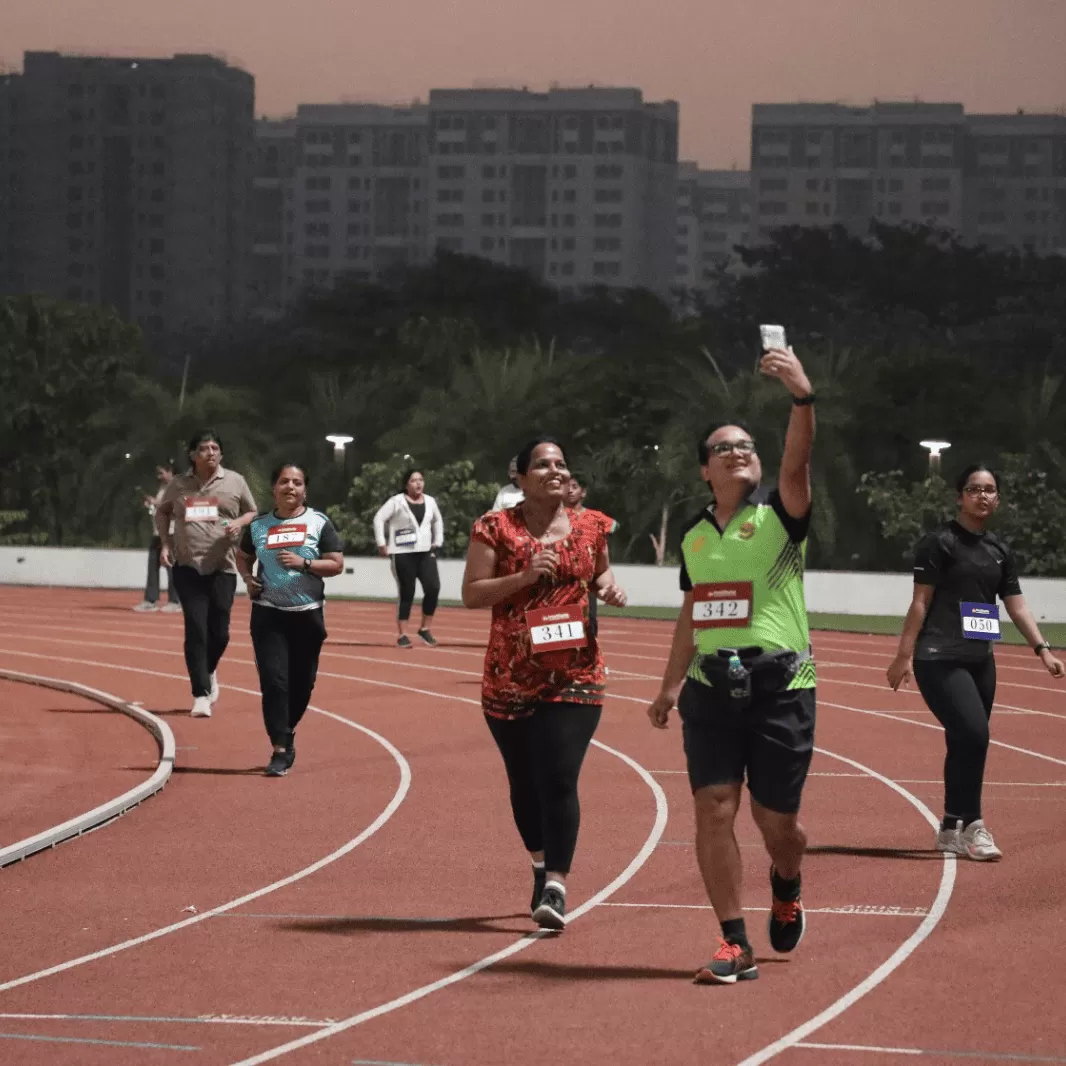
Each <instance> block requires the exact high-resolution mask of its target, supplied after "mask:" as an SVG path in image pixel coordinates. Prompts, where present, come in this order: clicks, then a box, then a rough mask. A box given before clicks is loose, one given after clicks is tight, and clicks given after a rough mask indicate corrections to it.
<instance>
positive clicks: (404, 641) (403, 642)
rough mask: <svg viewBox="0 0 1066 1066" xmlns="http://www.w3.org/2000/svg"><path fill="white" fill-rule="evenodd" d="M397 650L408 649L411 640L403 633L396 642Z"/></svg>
mask: <svg viewBox="0 0 1066 1066" xmlns="http://www.w3.org/2000/svg"><path fill="white" fill-rule="evenodd" d="M396 647H397V648H410V647H411V638H410V637H409V636H408V635H407V634H406V633H405V634H404V635H403V636H402V637H400V639H399V640H398V641H396Z"/></svg>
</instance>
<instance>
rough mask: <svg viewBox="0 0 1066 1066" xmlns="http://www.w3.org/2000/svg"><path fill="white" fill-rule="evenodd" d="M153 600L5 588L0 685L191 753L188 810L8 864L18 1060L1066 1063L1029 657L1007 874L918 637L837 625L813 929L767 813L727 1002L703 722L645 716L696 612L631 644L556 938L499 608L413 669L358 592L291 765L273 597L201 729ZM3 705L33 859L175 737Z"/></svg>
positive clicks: (11, 1017) (1000, 734) (824, 664)
mask: <svg viewBox="0 0 1066 1066" xmlns="http://www.w3.org/2000/svg"><path fill="white" fill-rule="evenodd" d="M130 602H131V600H130V597H129V596H126V595H122V594H118V593H110V592H85V591H67V590H42V589H18V588H6V589H0V612H2V613H0V634H2V637H3V639H2V641H0V666H2V667H6V668H9V669H15V670H22V671H25V672H28V673H37V674H44V675H47V676H51V677H57V678H64V679H68V680H72V681H78V682H82V683H83V684H87V685H90V686H92V687H94V688H97V689H101V690H104V691H106V692H110V693H112V694H114V695H117V696H120V697H121V698H123V699H127V700H131V701H140V702H142V703H143V704H144V706H145V707H146V708H147V709H149V710H151V711H154V712H155V713H157V714H161V715H164V716H167V720H168V721H169V723H170V725H171V726H172V728H173V729H174V731H175V734H176V736H177V744H178V753H177V764H176V768H175V773H174V775H173V777H172V778H171V781H170V783H169V784H168V786H167V788H166V789H165V790H164V791H163V792H162V793H161V794H160V795H158V796H156V797H154V798H152V799H150V800H148V801H147V802H145V803H144V804H142V805H141V806H140V807H138V808H136V809H134V810H133V811H131V812H130V813H129V814H127V815H126V816H125V817H124V818H122V819H120V820H118V821H117V822H114V823H112V824H110V825H107V826H105V827H103V828H102V829H100V830H99V831H97V832H94V833H92V834H90V835H87V836H85V837H83V838H80V839H77V840H73V841H70V842H68V843H66V844H63V845H61V846H60V847H58V848H56V849H54V850H53V851H50V852H46V853H42V854H39V855H37V856H34V857H32V858H30V859H28V860H27V861H25V862H23V863H21V864H18V865H15V866H11V867H8V868H6V869H3V870H0V902H2V905H3V915H4V923H3V925H4V935H3V936H2V937H0V1061H2V1062H3V1063H5V1064H6V1066H14V1064H22V1063H34V1064H37V1063H48V1064H49V1066H52V1064H57V1066H65V1064H67V1063H77V1064H79V1066H80V1064H88V1066H93V1064H96V1063H107V1064H109V1066H125V1064H127V1063H138V1064H140V1063H146V1064H154V1063H183V1062H188V1063H190V1064H192V1066H199V1064H204V1066H207V1064H215V1063H229V1064H232V1063H242V1064H251V1063H259V1062H268V1061H282V1062H287V1063H292V1064H301V1063H337V1064H342V1063H344V1064H348V1063H357V1064H389V1066H392V1064H397V1066H399V1064H406V1066H482V1064H484V1066H497V1064H503V1063H508V1064H511V1063H513V1064H516V1066H525V1064H530V1066H533V1064H537V1066H539V1064H540V1063H542V1062H544V1061H553V1060H560V1061H566V1062H569V1063H573V1064H575V1066H576V1064H589V1066H599V1064H607V1063H618V1064H620V1066H636V1064H638V1063H640V1064H646V1063H685V1064H690V1063H692V1062H695V1061H697V1060H699V1061H703V1062H707V1063H713V1064H719V1063H723V1064H724V1063H743V1064H744V1066H755V1064H757V1063H761V1062H765V1061H773V1062H775V1063H780V1064H788V1066H793V1064H795V1066H815V1064H823V1063H828V1064H830V1066H837V1064H840V1066H844V1064H850V1063H859V1064H866V1063H869V1064H874V1063H882V1062H883V1063H898V1062H899V1061H900V1060H901V1059H902V1058H907V1057H911V1058H914V1057H918V1058H920V1059H921V1060H922V1062H923V1063H924V1066H933V1064H937V1063H944V1064H945V1066H946V1064H957V1063H959V1061H960V1059H967V1060H970V1061H978V1062H982V1061H984V1062H997V1061H1010V1062H1061V1063H1066V1012H1064V1011H1062V1010H1061V1009H1060V1008H1056V1007H1055V1006H1054V1005H1055V1004H1056V1003H1057V1004H1060V1005H1061V1004H1062V1003H1063V1002H1066V979H1064V978H1063V976H1062V975H1061V971H1060V970H1059V959H1060V958H1061V956H1062V954H1063V950H1064V949H1066V894H1064V893H1063V891H1062V884H1063V879H1064V867H1066V853H1064V849H1063V848H1062V846H1061V833H1062V825H1063V821H1064V818H1063V815H1064V813H1066V700H1064V699H1063V689H1062V688H1061V687H1060V688H1056V687H1055V686H1054V683H1053V682H1052V681H1051V680H1050V679H1049V678H1048V677H1047V675H1046V674H1045V673H1044V672H1043V671H1042V670H1041V669H1040V668H1039V664H1037V663H1036V662H1035V661H1034V659H1033V657H1032V655H1031V654H1028V653H1026V652H1025V651H1024V650H1018V649H1010V648H1003V649H1001V650H1000V652H999V653H998V655H999V663H1000V689H999V698H1000V700H1002V705H1001V706H1000V707H998V708H997V711H996V714H995V716H994V719H993V726H994V728H993V736H994V738H995V741H996V746H995V747H994V748H993V750H992V752H991V755H990V759H989V769H988V774H987V776H988V781H989V784H988V787H987V789H986V817H987V819H988V821H989V824H990V825H991V827H992V828H993V829H994V831H995V832H996V837H997V840H998V841H999V843H1000V844H1001V846H1003V848H1004V850H1005V851H1006V858H1005V860H1004V861H1003V862H1002V863H1000V864H999V865H998V866H979V865H977V864H972V863H961V862H960V863H956V862H955V861H954V860H952V859H946V860H945V859H943V858H942V857H941V856H939V855H938V854H936V853H935V852H933V851H931V850H930V844H931V839H932V833H933V830H932V825H931V822H932V821H933V819H934V815H935V812H938V811H939V808H940V792H941V788H940V785H939V783H938V777H939V773H940V764H941V761H942V757H943V756H942V739H941V736H940V734H939V733H938V732H936V731H934V729H933V728H930V726H931V725H933V722H932V719H931V718H930V716H929V715H928V714H927V712H926V711H925V710H924V708H923V706H922V704H921V701H920V699H919V698H918V697H917V696H915V695H913V694H907V693H901V694H899V695H896V694H893V693H892V692H891V691H889V690H888V689H887V688H886V687H885V686H884V682H883V668H884V666H885V664H886V663H887V660H888V656H889V654H890V650H891V647H892V642H891V641H889V640H887V639H885V638H876V637H862V636H849V635H843V634H828V633H825V634H818V635H817V637H816V642H815V650H816V654H817V657H818V660H819V665H820V687H819V696H820V701H819V731H818V746H819V754H818V755H817V756H816V758H815V763H814V766H813V771H814V772H813V776H812V777H811V779H810V782H809V785H808V789H807V793H806V800H805V816H804V820H805V823H806V824H807V826H808V829H809V831H810V836H811V844H812V853H811V855H810V856H809V858H808V863H807V866H806V882H805V885H806V888H805V902H806V904H807V907H808V914H809V928H808V934H807V938H806V939H805V940H804V943H803V944H802V945H801V947H800V948H799V949H798V951H797V952H796V954H795V956H794V957H789V958H785V957H774V956H773V954H772V952H770V951H769V947H768V944H767V942H766V936H765V927H764V925H765V920H766V913H765V910H764V908H765V907H766V906H767V904H768V887H767V885H766V875H767V862H766V859H765V856H764V854H763V852H762V851H761V850H760V848H759V847H757V846H756V844H757V838H756V835H755V830H754V827H753V825H752V823H751V821H750V818H749V817H747V815H745V816H744V817H743V819H742V821H741V823H740V825H739V829H738V835H739V837H740V839H741V841H742V843H743V844H744V845H745V847H744V854H745V857H746V859H747V874H748V880H747V888H746V897H747V898H746V902H747V903H748V905H749V906H750V907H751V908H752V910H751V912H750V913H749V915H748V917H749V930H750V931H751V932H752V933H753V934H754V937H753V939H754V943H755V945H756V952H757V954H758V955H759V957H760V960H761V966H760V979H759V980H758V981H756V982H753V983H749V984H747V985H741V986H735V987H732V988H704V987H697V986H694V985H692V984H691V983H690V979H691V976H692V974H693V972H694V971H695V969H696V967H697V965H698V964H700V963H701V962H703V961H705V959H706V958H707V957H709V955H710V954H711V953H712V951H713V949H714V946H715V940H714V933H715V931H716V929H717V925H716V923H715V921H714V919H713V915H712V913H711V912H710V911H709V909H707V908H706V906H705V903H706V901H705V899H704V897H703V893H702V890H701V887H700V882H699V877H698V873H697V870H696V865H695V860H694V857H693V855H692V852H691V847H690V841H691V837H692V815H691V810H690V800H689V794H688V788H687V783H686V779H685V776H684V774H683V772H682V771H683V765H684V763H683V756H682V752H681V746H680V743H681V742H680V730H679V727H678V724H677V722H676V719H675V721H674V722H673V723H672V728H671V729H670V730H669V731H667V732H666V733H660V732H658V731H654V730H652V729H651V728H650V727H649V726H648V724H647V719H646V718H645V716H644V706H645V705H646V703H647V701H648V700H649V699H650V698H651V696H652V695H653V694H654V692H655V691H656V688H657V680H656V679H657V676H658V674H659V671H660V669H661V666H662V663H663V661H664V658H665V655H666V648H667V645H668V642H669V637H670V628H669V626H668V625H667V624H665V623H658V622H639V621H634V620H616V619H609V620H607V621H605V622H604V623H603V625H602V631H603V642H604V647H605V651H606V654H607V658H608V664H609V666H610V669H611V677H610V690H611V695H610V697H609V700H608V703H607V706H606V709H605V713H604V718H603V722H602V725H601V727H600V730H599V732H598V734H597V741H598V746H596V747H594V748H593V749H592V750H591V751H590V753H589V757H588V760H587V762H586V764H585V770H584V773H583V777H582V803H583V816H584V820H583V826H582V835H581V840H580V842H579V851H578V858H577V865H576V867H575V871H574V874H573V876H572V878H571V881H570V893H569V906H570V910H571V913H572V914H573V920H572V924H571V925H570V926H569V928H568V929H567V931H566V932H565V934H564V935H563V936H561V937H549V936H542V935H540V936H538V935H530V934H531V930H532V928H533V927H532V924H531V923H530V921H529V918H528V912H527V911H526V907H527V905H528V896H529V876H528V864H527V861H526V859H525V856H524V854H523V852H522V850H521V847H520V844H519V842H518V840H517V835H516V833H515V831H514V829H513V826H512V824H511V821H510V814H509V810H508V807H507V802H506V787H505V779H504V776H503V771H502V767H501V766H500V764H499V758H498V755H497V753H496V751H495V749H494V747H493V745H492V743H491V741H490V739H489V737H488V733H487V731H486V730H485V727H484V724H483V721H482V719H481V714H480V711H479V708H478V692H479V677H480V667H481V656H482V647H483V643H484V636H485V632H486V628H487V619H486V616H485V615H484V614H481V613H478V614H475V613H472V612H463V611H458V610H445V611H442V612H441V614H440V617H439V621H438V628H437V635H438V638H439V639H441V641H442V645H441V647H439V648H437V649H426V648H421V647H419V648H416V649H415V650H413V651H410V652H400V651H399V650H398V649H396V648H395V647H394V645H393V632H392V621H391V618H392V612H391V609H390V608H389V607H387V606H382V605H370V604H359V603H340V602H337V603H332V604H330V605H329V607H328V613H327V624H328V628H329V632H330V639H329V642H328V643H327V645H326V648H325V651H324V654H323V658H322V666H321V672H320V676H319V683H318V687H317V689H316V691H315V702H314V706H315V707H316V708H317V709H318V712H319V713H313V714H309V715H308V718H307V719H306V721H305V723H304V724H303V726H302V727H301V730H300V734H299V743H298V757H297V762H296V766H295V768H294V770H293V772H292V773H291V774H290V775H289V776H288V777H286V778H284V779H282V780H269V779H266V778H263V777H262V776H260V773H259V771H260V769H261V767H262V765H263V763H264V762H265V759H266V758H267V755H268V745H267V743H266V739H265V736H264V735H263V730H262V725H261V720H260V715H259V709H258V699H257V695H256V675H255V670H254V666H253V663H252V654H251V647H250V643H249V640H248V636H247V613H248V607H247V602H246V601H239V602H238V606H237V607H236V608H235V610H234V616H233V641H232V643H231V645H230V649H229V652H228V653H227V657H226V659H225V660H224V662H223V664H222V667H221V669H220V680H221V683H222V698H221V700H220V701H219V703H218V705H217V707H216V711H215V716H214V717H213V718H212V719H210V720H196V721H194V720H192V719H190V718H189V717H188V715H187V713H186V712H187V709H188V705H189V696H188V684H187V682H186V681H185V680H184V678H183V660H182V656H181V636H180V629H181V620H180V616H179V617H177V618H175V617H173V616H167V615H148V616H144V615H136V614H132V613H130V611H129V610H128V607H129V606H130ZM0 706H2V711H3V713H2V716H0V740H2V746H0V780H3V781H4V783H5V788H4V791H3V793H2V795H0V844H7V843H11V842H12V841H14V840H16V839H20V838H21V837H23V836H26V835H29V834H30V833H32V832H37V831H39V830H40V829H42V828H44V827H45V826H47V825H49V824H55V823H57V822H59V821H62V820H65V819H66V818H68V817H71V816H73V815H74V814H76V813H78V811H80V810H85V809H88V808H89V807H91V806H94V805H95V804H96V803H98V802H100V801H102V800H103V799H105V798H107V797H108V795H114V794H118V793H119V792H121V791H123V790H125V789H126V788H128V787H130V786H131V785H132V784H134V783H135V782H136V781H138V780H140V779H141V778H143V777H146V776H148V774H150V773H151V771H152V769H153V768H154V763H155V749H154V745H153V743H152V741H151V739H150V738H149V737H148V735H147V734H146V733H145V732H144V730H143V729H142V728H141V727H139V726H138V725H137V724H136V723H135V722H133V721H131V720H128V719H125V718H123V717H121V716H119V715H116V714H112V713H110V712H106V711H104V710H102V709H97V708H94V706H93V705H92V704H90V703H88V702H87V701H85V700H81V699H77V698H74V697H69V696H64V695H62V694H59V693H54V692H46V691H42V690H36V689H32V688H30V687H27V686H22V685H15V684H11V683H3V682H0ZM8 782H15V787H14V788H9V787H8ZM1032 1004H1041V1005H1043V1006H1044V1008H1046V1009H1041V1010H1040V1012H1039V1014H1037V1013H1035V1012H1036V1009H1037V1008H1036V1007H1034V1006H1031V1005H1032Z"/></svg>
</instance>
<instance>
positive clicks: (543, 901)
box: [533, 885, 566, 929]
mask: <svg viewBox="0 0 1066 1066" xmlns="http://www.w3.org/2000/svg"><path fill="white" fill-rule="evenodd" d="M565 916H566V896H564V895H563V894H562V892H560V891H559V890H558V889H557V888H556V887H555V886H554V885H549V886H548V887H547V888H545V889H544V891H543V892H542V893H541V896H540V902H539V903H538V904H537V907H536V910H534V911H533V921H535V922H536V923H537V925H539V926H540V927H541V929H563V928H564V927H565V926H566V920H565Z"/></svg>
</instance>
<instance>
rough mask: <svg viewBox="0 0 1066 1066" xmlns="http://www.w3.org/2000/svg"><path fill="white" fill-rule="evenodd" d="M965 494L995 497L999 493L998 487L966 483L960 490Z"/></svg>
mask: <svg viewBox="0 0 1066 1066" xmlns="http://www.w3.org/2000/svg"><path fill="white" fill-rule="evenodd" d="M962 491H963V492H964V493H965V494H966V495H967V496H991V497H996V496H998V495H999V489H995V488H991V487H990V486H988V485H967V486H966V488H964V489H963V490H962Z"/></svg>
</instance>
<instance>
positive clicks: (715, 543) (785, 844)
mask: <svg viewBox="0 0 1066 1066" xmlns="http://www.w3.org/2000/svg"><path fill="white" fill-rule="evenodd" d="M760 370H761V371H762V373H763V374H765V375H767V376H768V377H772V378H776V379H777V380H778V381H780V382H781V383H782V385H784V386H785V388H786V389H788V391H789V392H790V393H791V394H792V404H793V406H792V414H791V417H790V419H789V423H788V432H787V434H786V436H785V450H784V454H783V456H782V459H781V473H780V477H779V480H778V486H777V488H776V489H774V490H773V491H772V492H769V493H763V492H762V491H761V490H760V489H759V483H760V481H761V479H762V468H761V465H760V462H759V457H758V453H757V451H756V448H755V441H754V440H752V437H751V434H750V433H748V431H747V429H746V428H745V427H744V426H743V425H738V424H736V423H728V424H725V425H720V426H717V427H715V428H713V429H712V430H710V431H709V432H708V433H706V434H705V435H704V437H703V439H702V440H701V441H700V443H699V458H700V465H701V468H702V473H703V479H704V481H706V482H707V484H708V485H709V487H710V489H711V493H712V495H713V500H712V502H711V504H710V506H708V507H707V508H706V510H704V511H703V512H702V514H700V515H699V516H698V517H697V518H696V519H695V520H694V521H692V522H691V523H689V525H688V526H687V527H686V529H685V531H684V535H683V538H682V542H681V553H682V560H683V561H682V564H681V588H682V590H683V591H684V605H683V607H682V608H681V613H680V614H679V616H678V619H677V627H676V629H675V630H674V640H673V645H672V647H671V650H670V658H669V661H668V662H667V665H666V670H665V673H664V675H663V681H662V688H661V690H660V692H659V695H658V696H657V697H656V699H655V701H654V702H653V703H652V705H651V706H650V707H649V708H648V716H649V718H650V719H651V721H652V724H653V725H655V726H656V727H657V728H659V729H665V728H666V726H667V721H668V719H669V716H670V711H671V710H672V709H673V707H674V706H675V705H676V706H677V709H678V713H679V714H680V716H681V723H682V733H683V737H684V745H685V758H686V761H687V764H688V774H689V783H690V785H691V787H692V793H693V799H694V802H695V808H696V856H697V859H698V861H699V867H700V872H701V873H702V875H703V881H704V884H705V885H706V888H707V895H708V897H709V898H710V901H711V905H712V906H713V907H714V910H715V914H716V915H717V917H718V920H719V921H720V922H721V926H722V937H721V946H720V948H719V950H718V951H717V952H716V954H715V955H714V957H713V958H712V959H711V961H710V962H708V963H707V965H706V966H704V967H703V968H702V969H700V971H699V972H698V973H697V974H696V981H697V982H699V983H714V982H718V983H725V984H732V983H734V982H736V981H745V980H751V979H753V978H755V977H757V976H758V970H757V968H756V966H755V956H754V952H753V951H752V947H751V944H750V943H749V941H748V937H747V932H746V930H745V927H744V917H743V910H742V908H741V901H740V886H741V874H742V863H741V859H740V850H739V848H738V846H737V840H736V836H735V834H734V829H733V827H734V822H735V821H736V816H737V811H738V809H739V807H740V795H741V787H742V785H743V783H744V780H745V776H746V777H747V782H748V790H749V791H750V793H751V813H752V816H753V817H754V819H755V824H756V825H757V826H758V827H759V831H760V832H761V833H762V837H763V840H764V842H765V844H766V850H767V851H768V852H769V854H770V859H771V862H772V866H771V868H770V881H771V894H772V907H771V913H770V921H769V932H770V942H771V944H772V946H773V947H774V949H775V950H777V951H780V952H787V951H791V950H792V949H793V948H794V947H796V945H797V944H798V943H799V942H800V939H801V938H802V936H803V930H804V915H803V906H802V904H801V902H800V863H801V861H802V858H803V853H804V850H805V848H806V845H807V834H806V833H805V832H804V830H803V827H802V826H801V825H800V824H799V821H798V814H799V807H800V796H801V793H802V791H803V784H804V782H805V780H806V777H807V770H808V768H809V766H810V761H811V755H812V753H813V751H814V717H815V698H814V694H815V671H814V663H813V661H812V659H811V656H810V639H809V630H808V624H807V607H806V602H805V599H804V595H803V571H804V563H805V559H806V549H807V530H808V526H809V524H810V511H811V484H810V455H811V444H812V442H813V440H814V394H813V392H812V390H811V383H810V381H809V380H808V378H807V375H806V374H805V373H804V370H803V367H802V366H801V364H800V361H799V360H798V359H797V358H796V356H795V354H794V353H793V351H792V349H791V348H789V349H787V350H785V349H771V350H770V351H768V352H767V353H766V354H765V355H764V356H763V357H762V360H761V362H760Z"/></svg>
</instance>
